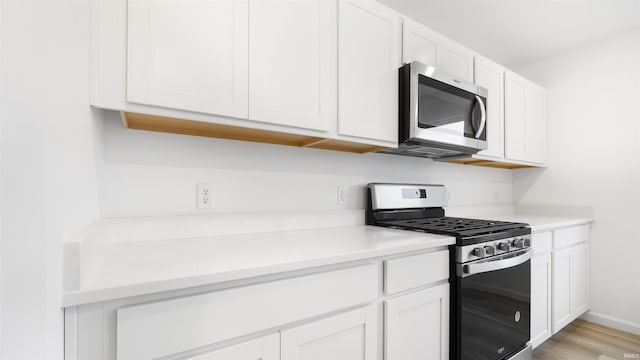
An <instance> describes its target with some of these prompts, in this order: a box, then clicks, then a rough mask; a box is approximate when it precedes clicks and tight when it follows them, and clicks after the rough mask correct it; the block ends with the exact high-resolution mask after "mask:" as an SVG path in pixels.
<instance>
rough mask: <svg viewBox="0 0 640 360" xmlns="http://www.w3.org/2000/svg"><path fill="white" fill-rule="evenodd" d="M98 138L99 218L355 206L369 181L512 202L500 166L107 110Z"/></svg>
mask: <svg viewBox="0 0 640 360" xmlns="http://www.w3.org/2000/svg"><path fill="white" fill-rule="evenodd" d="M103 141H104V148H103V149H102V150H103V159H104V160H103V164H102V169H101V171H102V177H101V180H102V184H101V196H100V198H101V211H102V216H103V217H122V216H151V215H180V214H207V213H215V212H224V213H236V212H263V211H268V212H269V211H315V210H340V209H362V208H364V204H365V197H364V186H365V185H366V184H367V183H368V182H415V183H433V184H445V185H446V186H447V188H448V189H449V191H450V192H451V199H450V206H468V205H491V204H510V203H511V202H512V175H511V172H510V171H509V170H503V169H492V168H482V167H475V166H464V165H458V164H447V163H437V162H434V161H432V160H429V159H422V158H411V157H402V156H396V155H383V154H365V155H361V154H351V153H344V152H335V151H328V150H318V149H305V148H296V147H291V146H281V145H270V144H259V143H251V142H241V141H232V140H222V139H212V138H204V137H195V136H185V135H176V134H165V133H157V132H149V131H140V130H129V129H125V128H123V126H122V124H121V122H120V117H119V114H118V113H117V112H113V111H105V123H104V139H103ZM197 183H212V184H213V185H214V208H213V209H212V210H201V209H196V198H195V195H196V184H197ZM339 185H340V186H347V187H348V191H349V194H348V199H347V203H346V204H344V205H338V204H337V186H339Z"/></svg>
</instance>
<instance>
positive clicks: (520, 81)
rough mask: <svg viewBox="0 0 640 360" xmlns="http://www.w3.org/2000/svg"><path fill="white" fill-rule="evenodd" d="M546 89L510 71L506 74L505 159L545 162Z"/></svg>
mask: <svg viewBox="0 0 640 360" xmlns="http://www.w3.org/2000/svg"><path fill="white" fill-rule="evenodd" d="M545 109H546V104H545V90H544V89H543V88H542V87H540V86H538V85H536V84H534V83H532V82H531V81H529V80H527V79H525V78H523V77H521V76H519V75H516V74H514V73H512V72H509V71H507V72H506V74H505V114H504V116H505V120H504V123H505V158H507V159H510V160H517V161H524V162H529V163H536V164H544V163H545V162H546V117H545Z"/></svg>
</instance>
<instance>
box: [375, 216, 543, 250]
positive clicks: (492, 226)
mask: <svg viewBox="0 0 640 360" xmlns="http://www.w3.org/2000/svg"><path fill="white" fill-rule="evenodd" d="M375 225H378V226H386V227H392V228H396V229H403V230H413V231H422V232H426V233H431V234H440V235H449V236H455V237H456V245H459V246H464V245H471V244H477V243H481V242H486V241H491V240H498V239H502V238H508V237H512V236H519V235H527V234H530V233H531V229H529V228H528V224H524V223H515V222H507V221H494V220H481V219H468V218H458V217H448V216H445V217H433V218H419V219H401V220H390V219H385V220H378V221H376V223H375Z"/></svg>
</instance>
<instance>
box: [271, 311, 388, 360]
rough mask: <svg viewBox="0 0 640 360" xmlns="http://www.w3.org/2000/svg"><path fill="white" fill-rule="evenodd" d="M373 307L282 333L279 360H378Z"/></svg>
mask: <svg viewBox="0 0 640 360" xmlns="http://www.w3.org/2000/svg"><path fill="white" fill-rule="evenodd" d="M377 335H378V328H377V312H376V306H375V305H370V306H368V307H366V308H362V309H358V310H354V311H350V312H347V313H344V314H340V315H336V316H332V317H330V318H327V319H322V320H319V321H316V322H313V323H310V324H307V325H302V326H299V327H296V328H293V329H289V330H285V331H282V332H281V352H282V357H281V359H282V360H377V358H378V356H377V343H376V338H377Z"/></svg>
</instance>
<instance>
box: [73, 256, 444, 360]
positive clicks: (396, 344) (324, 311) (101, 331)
mask: <svg viewBox="0 0 640 360" xmlns="http://www.w3.org/2000/svg"><path fill="white" fill-rule="evenodd" d="M447 254H448V250H447V249H446V247H440V248H437V249H434V250H432V251H427V252H424V251H423V252H417V253H416V252H414V253H409V254H402V255H401V256H392V257H390V258H387V259H381V260H374V261H371V262H366V263H356V264H351V265H348V264H341V266H340V267H339V268H338V269H336V268H334V267H330V268H327V269H326V270H320V271H317V270H314V271H313V272H310V273H307V274H296V275H292V276H290V277H288V276H284V277H282V278H278V279H273V280H270V281H264V282H260V281H258V282H256V283H250V284H247V283H245V281H247V279H244V280H243V282H241V283H238V284H237V285H236V286H231V287H225V288H223V289H219V290H213V291H212V290H209V291H202V289H200V292H198V290H197V289H194V290H192V291H193V292H189V291H186V292H182V293H180V294H178V295H176V294H175V293H174V294H147V295H141V296H137V297H131V298H124V299H117V300H111V301H105V302H102V303H92V304H84V305H79V306H77V307H71V308H66V309H65V360H151V359H159V358H162V359H167V360H169V359H174V360H175V359H183V360H258V359H259V360H382V359H383V354H381V353H380V352H381V351H382V349H383V334H384V336H385V337H384V340H385V344H384V348H385V351H386V352H385V355H384V359H386V360H394V359H396V360H413V359H415V360H418V359H420V360H426V359H428V360H446V359H448V356H449V354H448V351H449V346H448V344H449V284H448V283H447V278H448V271H447V269H448V257H447ZM343 266H344V267H343ZM405 278H406V279H405ZM407 279H408V280H407ZM383 289H386V291H384V292H383ZM383 307H384V311H385V317H384V323H383V322H382V320H383V319H381V318H380V316H381V315H382V310H383Z"/></svg>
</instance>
